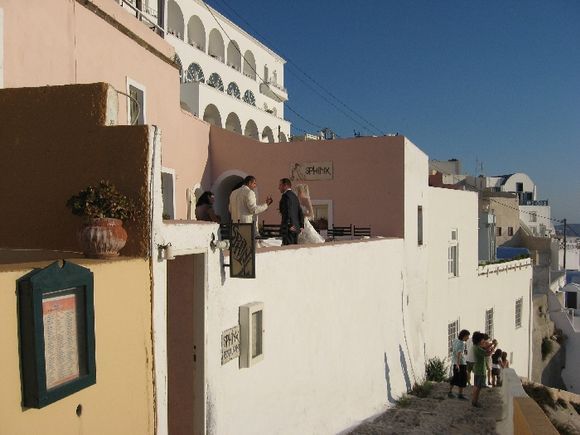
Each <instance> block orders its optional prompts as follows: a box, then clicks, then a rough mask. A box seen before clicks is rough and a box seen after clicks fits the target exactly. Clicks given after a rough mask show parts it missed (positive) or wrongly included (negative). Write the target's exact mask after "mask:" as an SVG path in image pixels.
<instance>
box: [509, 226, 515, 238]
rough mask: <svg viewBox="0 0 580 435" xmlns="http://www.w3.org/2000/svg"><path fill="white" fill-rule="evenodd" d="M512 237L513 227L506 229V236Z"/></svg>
mask: <svg viewBox="0 0 580 435" xmlns="http://www.w3.org/2000/svg"><path fill="white" fill-rule="evenodd" d="M513 235H514V227H508V236H513Z"/></svg>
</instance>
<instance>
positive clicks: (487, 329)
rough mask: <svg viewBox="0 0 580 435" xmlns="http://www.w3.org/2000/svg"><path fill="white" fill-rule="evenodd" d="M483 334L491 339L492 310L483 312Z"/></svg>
mask: <svg viewBox="0 0 580 435" xmlns="http://www.w3.org/2000/svg"><path fill="white" fill-rule="evenodd" d="M485 333H486V334H487V335H489V338H493V308H490V309H489V310H485Z"/></svg>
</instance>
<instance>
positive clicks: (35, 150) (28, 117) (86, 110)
mask: <svg viewBox="0 0 580 435" xmlns="http://www.w3.org/2000/svg"><path fill="white" fill-rule="evenodd" d="M106 93H107V86H106V85H105V84H103V83H100V84H94V85H82V86H57V87H44V88H24V89H0V125H2V129H0V143H1V144H2V151H3V158H1V159H0V185H1V186H2V190H0V206H1V208H2V210H5V211H6V212H5V213H4V218H3V224H2V225H0V244H1V247H4V248H41V249H57V250H70V251H78V250H79V245H78V241H77V230H78V229H79V228H80V226H81V225H82V219H81V218H80V217H78V216H74V215H73V214H72V213H71V211H70V210H69V209H67V208H66V206H65V204H66V201H67V199H68V198H69V197H70V196H71V195H73V194H75V193H77V192H78V191H79V190H81V189H83V188H85V187H86V186H88V185H89V184H93V185H94V184H95V183H98V182H99V180H101V179H109V180H111V181H112V182H113V183H114V184H115V185H116V186H117V187H118V189H119V190H120V191H121V192H123V193H125V194H126V195H127V196H129V197H130V198H132V199H133V200H135V202H136V204H137V206H138V208H139V212H140V218H138V219H137V220H136V221H135V222H133V223H127V224H126V225H125V226H126V228H127V232H128V233H129V240H128V242H127V245H126V246H125V248H124V249H123V251H122V252H121V253H122V254H123V255H129V256H145V255H147V252H148V248H149V239H150V224H149V218H148V210H149V193H148V192H149V186H148V159H149V156H148V153H149V131H148V128H147V127H145V126H116V127H104V126H103V124H104V121H105V116H104V113H105V106H106Z"/></svg>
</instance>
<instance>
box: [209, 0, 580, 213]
mask: <svg viewBox="0 0 580 435" xmlns="http://www.w3.org/2000/svg"><path fill="white" fill-rule="evenodd" d="M209 4H211V5H212V6H214V7H215V8H216V9H217V10H219V11H220V12H221V13H223V14H224V15H226V16H228V17H229V18H231V19H232V21H234V22H235V23H237V24H239V25H240V26H241V27H243V28H244V29H246V30H247V31H249V33H251V34H253V35H254V36H256V37H257V38H258V39H260V40H262V41H263V42H264V43H265V44H266V45H268V46H269V47H271V48H272V49H274V50H275V51H276V52H278V53H279V54H280V55H281V56H282V57H284V58H286V60H288V64H287V65H286V69H285V75H286V77H285V85H286V87H287V88H288V92H289V95H290V99H289V101H288V103H289V105H290V107H291V109H293V110H295V111H296V112H298V113H299V114H300V115H301V116H302V117H303V118H305V119H307V120H308V121H310V122H312V124H314V125H316V126H324V127H330V128H331V129H333V130H334V131H336V132H337V133H338V134H339V135H340V136H341V137H349V136H352V135H353V130H357V131H360V132H362V134H376V130H375V129H374V127H377V128H378V129H379V130H380V131H381V132H386V133H396V132H398V133H400V134H403V135H405V136H407V137H408V138H409V139H410V140H412V141H413V142H414V143H415V144H416V145H417V146H418V147H420V148H421V149H422V150H424V151H425V152H426V153H427V154H429V156H430V158H434V159H441V160H445V159H449V158H457V159H460V160H461V161H462V163H463V167H464V169H465V170H466V171H468V172H470V173H473V172H475V168H476V159H477V160H479V161H480V162H483V168H484V173H485V174H486V175H497V174H505V173H512V172H525V173H527V174H528V175H530V176H531V177H532V179H533V180H534V181H535V182H536V184H537V185H538V194H539V197H540V199H544V198H548V199H550V201H551V205H552V216H553V217H556V218H563V217H566V218H567V219H568V222H577V223H580V1H578V0H550V1H547V0H525V1H522V0H519V1H512V0H502V1H499V0H491V1H490V0H488V1H475V0H462V1H456V0H450V1H448V0H416V1H415V0H397V1H391V0H368V1H364V0H363V1H361V0H359V1H345V0H332V1H331V0H315V1H305V0H292V1H274V0H270V1H266V0H211V1H209ZM228 6H229V7H231V9H230V8H228ZM233 11H235V12H237V13H238V14H239V15H241V16H242V17H243V18H244V19H245V20H247V21H248V22H249V23H250V25H251V28H250V27H249V26H248V24H246V23H244V22H243V21H242V19H241V18H240V17H239V16H237V15H236V14H235V13H234V12H233ZM258 33H259V34H258ZM296 66H297V67H298V68H299V69H300V70H302V71H304V72H306V73H307V74H308V75H309V76H310V77H312V78H314V79H315V80H316V81H317V82H319V83H320V84H322V85H323V86H324V87H325V88H326V89H327V90H329V91H331V92H332V94H333V95H334V96H336V97H338V98H339V99H340V100H341V101H342V102H343V103H345V104H346V105H347V106H348V107H349V108H350V109H353V110H354V111H355V112H357V113H358V114H360V115H362V116H363V117H364V118H365V119H366V120H367V121H369V122H370V123H371V124H372V125H373V126H374V127H371V126H369V125H368V124H366V123H365V122H364V121H360V120H359V118H358V117H357V116H356V115H354V114H352V113H350V112H348V111H347V110H346V109H345V108H344V107H343V106H342V105H341V103H338V102H336V100H333V98H332V96H329V95H328V94H326V93H325V92H324V91H322V90H320V88H318V87H317V86H316V85H315V84H314V83H312V82H311V81H310V79H309V78H307V77H305V76H304V75H302V73H300V71H299V70H298V69H297V68H296ZM304 82H306V83H309V84H310V85H311V86H314V87H315V88H316V89H317V90H318V92H316V91H314V90H313V89H312V88H311V87H309V86H307V85H306V84H304ZM319 94H323V95H324V96H325V97H326V99H327V100H330V101H332V102H333V103H334V104H335V105H336V106H339V107H340V108H341V109H342V110H343V112H347V113H348V115H349V116H346V115H345V114H344V113H342V112H341V111H339V110H337V109H336V108H335V107H333V106H332V105H330V104H329V103H328V102H326V101H325V100H324V99H323V98H322V97H321V96H320V95H319ZM286 118H287V119H289V120H290V121H292V123H293V125H294V126H295V127H296V129H295V130H294V134H299V133H300V132H301V131H300V129H303V130H307V131H311V132H315V131H316V130H317V128H316V127H315V126H313V125H312V124H309V123H308V122H307V121H305V120H304V119H301V118H300V117H299V116H297V115H295V114H293V113H292V112H291V111H290V110H288V108H287V109H286ZM352 118H354V119H355V120H357V121H358V122H355V121H353V119H352ZM365 128H367V129H365Z"/></svg>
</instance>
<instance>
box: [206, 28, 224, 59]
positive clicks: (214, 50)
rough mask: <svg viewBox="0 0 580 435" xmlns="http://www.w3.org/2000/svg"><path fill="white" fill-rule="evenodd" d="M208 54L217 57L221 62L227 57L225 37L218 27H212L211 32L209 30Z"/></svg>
mask: <svg viewBox="0 0 580 435" xmlns="http://www.w3.org/2000/svg"><path fill="white" fill-rule="evenodd" d="M207 54H209V55H210V56H211V57H214V58H216V59H217V60H219V61H220V62H223V61H224V58H225V48H224V38H223V37H222V34H221V33H220V32H219V30H217V29H212V30H211V32H209V46H208V49H207Z"/></svg>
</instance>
